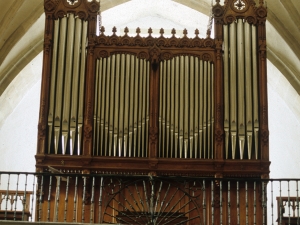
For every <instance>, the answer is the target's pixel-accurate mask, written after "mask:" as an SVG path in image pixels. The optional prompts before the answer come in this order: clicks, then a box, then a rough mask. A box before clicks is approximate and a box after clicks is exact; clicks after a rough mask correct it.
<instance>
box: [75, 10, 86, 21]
mask: <svg viewBox="0 0 300 225" xmlns="http://www.w3.org/2000/svg"><path fill="white" fill-rule="evenodd" d="M77 16H78V17H79V19H82V20H83V19H84V20H86V19H87V17H88V15H87V14H86V13H85V12H83V11H79V12H78V13H77Z"/></svg>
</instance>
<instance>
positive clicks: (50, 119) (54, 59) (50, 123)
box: [48, 20, 60, 154]
mask: <svg viewBox="0 0 300 225" xmlns="http://www.w3.org/2000/svg"><path fill="white" fill-rule="evenodd" d="M59 23H60V21H59V20H55V22H54V36H53V55H52V67H51V84H50V101H49V114H48V129H49V130H48V154H50V153H51V143H52V134H53V119H54V118H53V117H54V110H55V108H54V107H55V105H54V102H55V87H56V79H57V76H56V70H57V50H58V39H59Z"/></svg>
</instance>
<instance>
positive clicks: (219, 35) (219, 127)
mask: <svg viewBox="0 0 300 225" xmlns="http://www.w3.org/2000/svg"><path fill="white" fill-rule="evenodd" d="M212 10H213V14H214V17H215V45H216V48H215V51H216V65H215V99H214V101H215V112H214V113H215V127H214V129H215V132H214V134H215V137H214V149H215V159H216V160H221V159H223V158H224V157H223V155H224V119H223V117H224V115H223V114H224V113H223V111H224V99H223V95H222V93H223V92H224V91H223V89H224V87H223V83H224V81H223V80H224V78H223V58H222V54H223V53H222V44H223V23H222V20H221V18H220V16H222V14H223V8H222V7H221V5H220V4H219V1H217V4H216V5H215V6H214V7H213V9H212Z"/></svg>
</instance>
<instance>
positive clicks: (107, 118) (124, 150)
mask: <svg viewBox="0 0 300 225" xmlns="http://www.w3.org/2000/svg"><path fill="white" fill-rule="evenodd" d="M96 67H97V68H96V76H95V110H94V126H96V127H95V129H94V139H95V140H94V143H95V146H94V151H93V152H94V155H96V156H114V157H147V147H148V145H147V143H148V142H147V136H146V135H147V134H148V131H147V130H148V126H149V125H148V120H149V113H148V110H149V106H148V105H149V96H148V95H149V89H148V88H147V87H148V85H149V70H150V63H149V62H147V61H146V60H144V59H138V58H137V57H135V56H132V55H129V54H113V55H112V56H109V57H108V58H100V59H98V60H97V63H96ZM104 108H106V109H105V110H103V109H104ZM96 109H97V110H96ZM98 118H101V123H98V122H97V120H98ZM104 124H105V126H104ZM98 143H99V144H98ZM107 146H108V151H105V150H106V147H107Z"/></svg>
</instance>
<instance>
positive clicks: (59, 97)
mask: <svg viewBox="0 0 300 225" xmlns="http://www.w3.org/2000/svg"><path fill="white" fill-rule="evenodd" d="M59 28H60V31H59V51H58V65H57V83H56V84H57V85H56V100H55V102H56V103H57V104H56V107H55V122H54V125H55V127H54V131H55V132H54V149H55V154H57V153H58V149H59V143H60V133H61V121H62V104H63V83H64V72H65V52H66V47H65V46H66V36H67V34H66V31H67V18H66V17H64V18H62V19H61V23H60V27H59Z"/></svg>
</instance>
